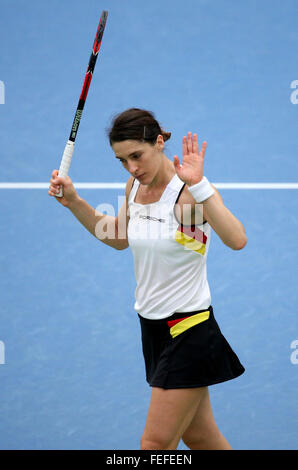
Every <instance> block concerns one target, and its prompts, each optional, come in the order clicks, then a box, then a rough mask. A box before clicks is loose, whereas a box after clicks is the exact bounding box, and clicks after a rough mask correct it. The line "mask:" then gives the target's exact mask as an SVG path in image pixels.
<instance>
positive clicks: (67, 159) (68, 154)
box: [56, 11, 108, 197]
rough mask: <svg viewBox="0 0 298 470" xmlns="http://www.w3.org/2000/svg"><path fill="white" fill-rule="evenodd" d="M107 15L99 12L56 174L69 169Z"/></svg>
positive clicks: (62, 174)
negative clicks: (83, 76)
mask: <svg viewBox="0 0 298 470" xmlns="http://www.w3.org/2000/svg"><path fill="white" fill-rule="evenodd" d="M107 17H108V12H107V11H103V12H102V14H101V17H100V20H99V25H98V28H97V31H96V36H95V40H94V44H93V48H92V52H91V56H90V59H89V64H88V67H87V72H86V75H85V80H84V83H83V88H82V91H81V96H80V99H79V103H78V106H77V110H76V113H75V117H74V120H73V124H72V128H71V132H70V136H69V139H68V141H67V143H66V146H65V149H64V153H63V156H62V160H61V164H60V168H59V174H58V176H67V175H68V171H69V167H70V164H71V160H72V155H73V151H74V144H75V140H76V136H77V132H78V128H79V125H80V121H81V117H82V113H83V109H84V106H85V102H86V99H87V95H88V91H89V87H90V83H91V80H92V75H93V71H94V68H95V64H96V60H97V56H98V53H99V49H100V45H101V41H102V37H103V33H104V30H105V26H106V22H107ZM56 196H57V197H62V196H63V189H62V186H61V189H60V192H59V193H57V194H56Z"/></svg>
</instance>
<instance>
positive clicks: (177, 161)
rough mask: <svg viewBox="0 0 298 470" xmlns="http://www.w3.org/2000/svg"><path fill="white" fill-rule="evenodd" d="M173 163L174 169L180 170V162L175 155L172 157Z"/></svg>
mask: <svg viewBox="0 0 298 470" xmlns="http://www.w3.org/2000/svg"><path fill="white" fill-rule="evenodd" d="M173 163H174V167H175V169H176V170H179V169H180V160H179V157H178V156H177V155H174V159H173Z"/></svg>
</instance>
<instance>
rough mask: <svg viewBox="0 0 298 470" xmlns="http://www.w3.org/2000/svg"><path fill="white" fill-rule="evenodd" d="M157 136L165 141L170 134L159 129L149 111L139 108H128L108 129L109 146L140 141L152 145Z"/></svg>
mask: <svg viewBox="0 0 298 470" xmlns="http://www.w3.org/2000/svg"><path fill="white" fill-rule="evenodd" d="M159 135H162V136H163V139H164V141H167V140H169V138H170V137H171V132H165V131H164V130H163V129H162V128H161V127H160V125H159V123H158V121H156V119H155V116H154V114H153V113H152V112H151V111H146V110H145V109H139V108H130V109H127V110H126V111H123V112H122V113H120V114H118V115H117V116H116V117H115V118H114V119H113V121H112V126H111V128H110V129H108V136H109V140H110V145H112V144H113V143H114V142H122V141H123V140H140V141H143V142H148V143H150V144H152V145H153V144H154V143H155V142H156V139H157V137H158V136H159Z"/></svg>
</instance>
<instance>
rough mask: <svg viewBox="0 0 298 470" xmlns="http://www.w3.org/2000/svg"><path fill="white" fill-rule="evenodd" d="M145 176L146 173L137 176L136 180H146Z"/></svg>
mask: <svg viewBox="0 0 298 470" xmlns="http://www.w3.org/2000/svg"><path fill="white" fill-rule="evenodd" d="M144 176H145V173H143V174H142V175H139V176H136V178H137V179H138V180H139V179H142V178H144Z"/></svg>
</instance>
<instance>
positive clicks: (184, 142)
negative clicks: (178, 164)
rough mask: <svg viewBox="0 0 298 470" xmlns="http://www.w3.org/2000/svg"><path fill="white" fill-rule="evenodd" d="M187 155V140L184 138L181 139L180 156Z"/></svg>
mask: <svg viewBox="0 0 298 470" xmlns="http://www.w3.org/2000/svg"><path fill="white" fill-rule="evenodd" d="M187 154H188V151H187V138H186V136H184V137H183V139H182V155H183V156H184V155H187Z"/></svg>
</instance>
